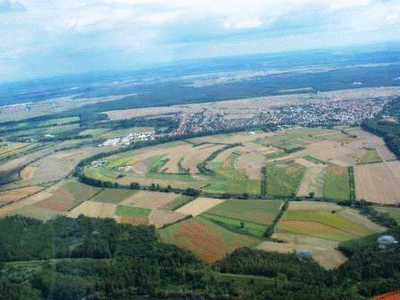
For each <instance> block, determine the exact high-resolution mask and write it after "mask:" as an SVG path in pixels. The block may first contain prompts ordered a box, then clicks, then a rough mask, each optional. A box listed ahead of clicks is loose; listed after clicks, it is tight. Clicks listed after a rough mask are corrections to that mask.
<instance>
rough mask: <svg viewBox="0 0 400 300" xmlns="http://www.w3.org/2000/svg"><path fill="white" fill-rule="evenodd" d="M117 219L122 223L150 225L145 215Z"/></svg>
mask: <svg viewBox="0 0 400 300" xmlns="http://www.w3.org/2000/svg"><path fill="white" fill-rule="evenodd" d="M115 219H116V221H117V222H119V223H122V224H131V225H149V219H148V218H145V217H126V216H125V217H115Z"/></svg>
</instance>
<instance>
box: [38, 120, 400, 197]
mask: <svg viewBox="0 0 400 300" xmlns="http://www.w3.org/2000/svg"><path fill="white" fill-rule="evenodd" d="M238 143H240V144H238ZM393 159H394V158H393V155H390V151H389V150H388V149H387V147H386V146H385V143H384V141H383V140H382V139H381V138H379V137H377V136H374V135H372V134H370V133H368V132H364V131H362V130H361V129H359V128H350V127H349V128H347V127H337V128H333V129H322V128H302V127H296V128H291V129H285V130H280V131H276V132H268V133H265V132H262V131H255V132H242V133H232V134H222V135H215V136H207V137H199V138H195V139H190V140H187V141H183V142H173V143H168V144H162V145H159V146H153V147H148V148H145V149H139V150H134V151H129V152H124V153H121V154H118V155H114V156H110V157H108V158H106V159H105V164H103V165H102V166H97V167H89V168H87V169H86V170H85V174H86V176H88V177H93V178H96V179H98V180H102V181H111V182H117V183H119V184H121V185H126V186H128V185H129V184H130V183H132V182H134V183H139V184H140V185H147V186H150V185H152V184H155V185H160V186H161V187H167V186H171V187H175V188H182V189H186V188H196V189H199V190H203V191H206V192H213V193H234V194H243V193H248V194H260V193H261V181H266V187H267V196H280V197H282V196H283V197H289V196H293V195H297V196H302V197H305V196H309V195H310V194H313V195H314V197H326V198H330V199H336V200H348V199H350V198H351V199H352V197H353V195H354V193H353V188H350V187H351V186H354V185H353V183H352V182H351V181H352V179H351V178H350V177H349V169H348V167H354V168H355V176H356V180H355V195H356V197H357V199H365V200H368V201H373V202H377V203H396V199H397V198H398V199H400V190H399V189H398V188H396V187H394V186H395V185H396V186H400V185H398V184H397V181H399V180H400V162H398V161H396V160H393ZM198 166H200V167H201V168H202V169H201V170H200V169H198ZM262 167H266V177H265V178H264V176H263V175H262ZM381 168H383V169H385V170H386V171H385V172H386V174H383V175H382V172H383V171H382V170H380V169H381ZM35 172H39V171H38V170H35V171H34V173H35ZM371 176H372V177H371ZM374 176H377V177H380V178H382V181H385V182H386V183H385V185H382V184H378V183H375V184H371V179H368V178H369V177H370V178H373V177H374ZM382 176H383V177H382ZM34 177H35V176H34ZM379 186H382V187H379ZM392 186H393V187H392ZM389 188H390V189H389ZM380 189H381V190H382V191H383V190H390V192H388V194H387V197H386V198H385V195H383V194H382V193H380V192H379V190H380Z"/></svg>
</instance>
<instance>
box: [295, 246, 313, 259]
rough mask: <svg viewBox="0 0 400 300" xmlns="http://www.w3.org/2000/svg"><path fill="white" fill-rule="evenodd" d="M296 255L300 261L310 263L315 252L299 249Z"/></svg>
mask: <svg viewBox="0 0 400 300" xmlns="http://www.w3.org/2000/svg"><path fill="white" fill-rule="evenodd" d="M295 253H296V256H297V258H298V259H299V260H300V261H310V260H311V259H312V255H313V252H312V251H311V250H310V249H298V250H296V251H295Z"/></svg>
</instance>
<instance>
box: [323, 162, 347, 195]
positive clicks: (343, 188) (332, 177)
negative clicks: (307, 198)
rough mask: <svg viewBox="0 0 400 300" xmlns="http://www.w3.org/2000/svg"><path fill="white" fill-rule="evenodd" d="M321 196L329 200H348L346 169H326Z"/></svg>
mask: <svg viewBox="0 0 400 300" xmlns="http://www.w3.org/2000/svg"><path fill="white" fill-rule="evenodd" d="M323 195H324V197H326V198H330V199H344V200H348V199H350V186H349V172H348V171H347V168H346V167H328V168H327V172H326V176H325V185H324V192H323Z"/></svg>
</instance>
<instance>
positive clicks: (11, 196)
mask: <svg viewBox="0 0 400 300" xmlns="http://www.w3.org/2000/svg"><path fill="white" fill-rule="evenodd" d="M43 189H44V188H43V187H41V186H29V187H25V188H20V189H13V190H9V191H3V192H0V203H9V202H14V201H18V200H20V199H22V198H26V197H28V196H30V195H33V194H36V193H38V192H40V191H41V190H43Z"/></svg>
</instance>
